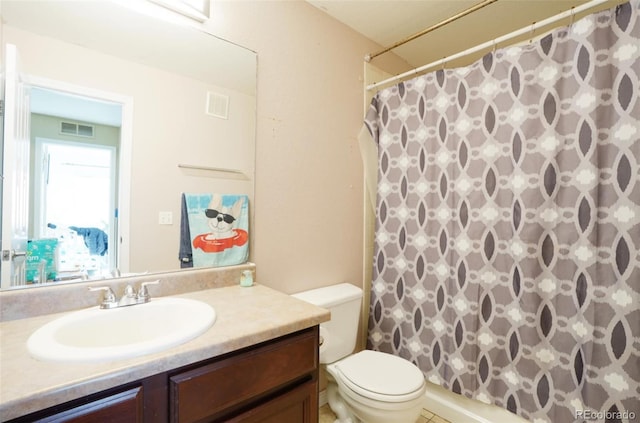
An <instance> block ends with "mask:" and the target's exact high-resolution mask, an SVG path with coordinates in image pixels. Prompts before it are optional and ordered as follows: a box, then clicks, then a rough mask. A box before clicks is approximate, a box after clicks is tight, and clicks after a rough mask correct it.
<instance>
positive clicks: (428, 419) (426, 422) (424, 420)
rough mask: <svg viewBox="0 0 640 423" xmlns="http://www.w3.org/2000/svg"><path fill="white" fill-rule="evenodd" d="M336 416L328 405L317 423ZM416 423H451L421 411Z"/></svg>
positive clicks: (426, 411) (322, 409)
mask: <svg viewBox="0 0 640 423" xmlns="http://www.w3.org/2000/svg"><path fill="white" fill-rule="evenodd" d="M335 418H336V416H335V414H333V412H332V411H331V409H330V408H329V405H328V404H325V405H323V406H322V407H320V419H319V423H333V422H334V420H335ZM416 423H451V422H449V420H445V419H443V418H442V417H440V416H436V415H435V414H433V413H432V412H431V411H428V410H422V413H421V416H420V418H419V419H418V421H416Z"/></svg>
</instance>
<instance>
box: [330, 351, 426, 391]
mask: <svg viewBox="0 0 640 423" xmlns="http://www.w3.org/2000/svg"><path fill="white" fill-rule="evenodd" d="M334 368H335V369H336V370H337V372H336V373H337V376H338V377H339V378H340V380H341V381H342V382H343V383H344V385H345V386H346V387H348V388H349V389H351V390H352V391H353V392H354V393H356V394H358V395H361V396H363V397H365V398H369V399H372V400H376V401H382V402H388V403H399V402H407V401H411V400H413V399H415V398H417V397H420V396H421V395H422V394H423V393H424V386H425V381H424V375H423V374H422V372H421V371H420V369H418V368H417V367H416V366H415V365H413V364H412V363H411V362H409V361H407V360H405V359H403V358H401V357H397V356H394V355H391V354H387V353H383V352H379V351H371V350H364V351H360V352H359V353H356V354H353V355H351V356H349V357H347V358H345V359H343V360H340V361H339V362H337V363H335V367H334Z"/></svg>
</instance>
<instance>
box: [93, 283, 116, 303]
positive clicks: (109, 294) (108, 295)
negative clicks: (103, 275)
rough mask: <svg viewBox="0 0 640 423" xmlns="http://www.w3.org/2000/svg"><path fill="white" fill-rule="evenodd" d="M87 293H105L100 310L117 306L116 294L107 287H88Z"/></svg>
mask: <svg viewBox="0 0 640 423" xmlns="http://www.w3.org/2000/svg"><path fill="white" fill-rule="evenodd" d="M89 291H105V294H104V298H103V299H102V302H101V303H100V308H112V307H115V306H117V305H118V302H117V301H116V294H115V293H114V292H113V290H112V289H111V288H110V287H108V286H90V287H89Z"/></svg>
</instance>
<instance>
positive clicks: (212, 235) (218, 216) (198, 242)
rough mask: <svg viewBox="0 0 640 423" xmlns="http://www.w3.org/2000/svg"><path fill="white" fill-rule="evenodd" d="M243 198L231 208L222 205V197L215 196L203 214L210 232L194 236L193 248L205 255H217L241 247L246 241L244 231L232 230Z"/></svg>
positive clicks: (246, 237)
mask: <svg viewBox="0 0 640 423" xmlns="http://www.w3.org/2000/svg"><path fill="white" fill-rule="evenodd" d="M243 204H244V198H242V197H241V198H239V199H238V200H237V201H236V202H235V203H234V204H233V205H232V206H231V207H227V206H223V205H222V196H220V195H218V194H215V195H213V197H212V198H211V201H210V203H209V207H208V208H207V209H205V211H204V214H205V216H206V217H207V226H209V229H211V232H209V233H206V234H201V235H198V236H196V238H195V239H194V240H193V246H194V247H196V248H200V249H201V250H203V251H204V252H206V253H218V252H221V251H224V250H226V249H227V248H231V247H234V246H242V245H244V244H246V242H247V240H248V234H247V232H246V231H245V230H243V229H240V228H234V223H235V221H236V219H237V218H238V217H239V216H240V213H241V211H242V206H243Z"/></svg>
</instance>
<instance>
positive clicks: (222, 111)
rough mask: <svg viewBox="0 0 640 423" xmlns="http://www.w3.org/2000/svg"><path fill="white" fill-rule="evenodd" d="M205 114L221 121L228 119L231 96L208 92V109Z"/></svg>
mask: <svg viewBox="0 0 640 423" xmlns="http://www.w3.org/2000/svg"><path fill="white" fill-rule="evenodd" d="M205 113H206V114H208V115H209V116H215V117H217V118H220V119H228V118H229V96H228V95H224V94H218V93H212V92H211V91H207V108H206V110H205Z"/></svg>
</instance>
